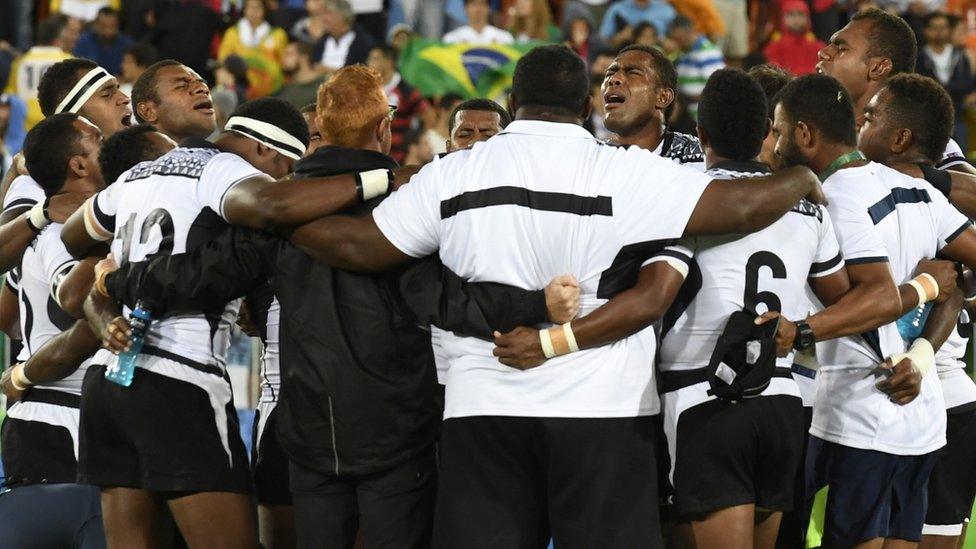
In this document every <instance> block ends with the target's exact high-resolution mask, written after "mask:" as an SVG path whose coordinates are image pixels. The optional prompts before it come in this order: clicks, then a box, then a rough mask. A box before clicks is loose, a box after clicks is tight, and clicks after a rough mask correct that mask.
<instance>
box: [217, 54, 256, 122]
mask: <svg viewBox="0 0 976 549" xmlns="http://www.w3.org/2000/svg"><path fill="white" fill-rule="evenodd" d="M214 80H215V82H216V86H214V93H216V92H217V90H228V91H230V92H232V93H233V94H234V98H235V99H236V102H235V108H236V106H237V105H240V104H241V103H243V102H245V101H247V100H248V98H249V97H248V88H249V87H250V84H251V82H250V80H249V79H248V70H247V63H246V62H245V61H244V60H243V59H241V58H240V57H238V56H236V55H231V56H230V57H228V58H227V59H224V60H223V61H221V63H220V64H219V65H217V68H216V70H214ZM220 127H221V126H219V125H218V128H220Z"/></svg>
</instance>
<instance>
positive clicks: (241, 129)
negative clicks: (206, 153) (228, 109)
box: [224, 116, 305, 160]
mask: <svg viewBox="0 0 976 549" xmlns="http://www.w3.org/2000/svg"><path fill="white" fill-rule="evenodd" d="M224 130H226V131H235V132H237V133H240V134H243V135H246V136H248V137H250V138H251V139H253V140H255V141H257V142H258V143H261V144H262V145H265V146H267V147H271V148H272V149H274V150H276V151H278V152H280V153H281V154H283V155H285V156H287V157H288V158H291V159H293V160H299V159H301V157H302V156H303V155H304V154H305V145H303V144H302V142H301V141H299V139H298V138H297V137H295V136H293V135H292V134H290V133H288V132H286V131H285V130H283V129H281V128H279V127H278V126H275V125H274V124H269V123H267V122H262V121H260V120H255V119H253V118H248V117H246V116H232V117H230V120H228V121H227V124H226V125H224Z"/></svg>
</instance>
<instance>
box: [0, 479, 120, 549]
mask: <svg viewBox="0 0 976 549" xmlns="http://www.w3.org/2000/svg"><path fill="white" fill-rule="evenodd" d="M0 547H74V548H79V549H103V548H104V547H105V531H104V530H103V529H102V504H101V496H100V494H99V490H98V488H97V487H96V486H84V485H81V484H31V485H29V486H18V487H17V488H14V489H12V490H4V491H0Z"/></svg>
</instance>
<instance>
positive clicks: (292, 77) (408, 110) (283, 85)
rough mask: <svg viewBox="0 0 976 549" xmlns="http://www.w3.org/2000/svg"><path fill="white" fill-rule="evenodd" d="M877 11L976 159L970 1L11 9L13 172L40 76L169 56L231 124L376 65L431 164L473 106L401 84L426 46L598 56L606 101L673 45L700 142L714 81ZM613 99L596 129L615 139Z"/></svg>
mask: <svg viewBox="0 0 976 549" xmlns="http://www.w3.org/2000/svg"><path fill="white" fill-rule="evenodd" d="M868 7H881V8H882V9H885V10H889V11H892V12H894V13H898V14H899V15H901V16H902V17H904V18H905V19H906V20H907V21H908V22H909V23H910V24H911V26H912V28H913V29H914V30H915V32H916V34H917V35H918V37H919V42H920V44H924V46H923V47H922V48H920V50H919V60H918V64H917V66H918V72H921V73H923V74H926V75H928V76H932V77H934V78H936V79H937V80H938V81H939V82H941V83H942V84H943V85H944V86H945V87H946V88H947V89H948V91H949V93H950V94H951V96H952V98H953V101H954V102H955V106H956V113H957V119H958V120H957V123H956V130H955V136H954V137H955V139H956V141H957V142H959V143H960V144H961V145H962V148H963V149H964V150H965V151H967V152H970V153H971V152H973V151H976V145H974V143H973V142H972V141H971V139H970V132H969V131H968V128H969V127H970V126H972V127H976V125H974V124H976V93H974V92H976V80H974V77H973V70H972V67H973V64H974V59H976V2H971V1H966V0H912V1H909V0H875V1H872V0H35V1H34V2H27V1H24V0H0V14H3V17H0V89H2V90H4V94H3V95H2V96H0V156H2V159H3V160H2V161H0V171H2V170H5V169H7V167H8V166H9V163H10V160H11V158H12V155H13V154H16V153H17V152H18V151H19V150H20V147H21V145H22V143H23V138H24V135H25V134H26V131H27V130H28V129H30V127H31V126H33V124H35V123H37V122H38V121H39V120H40V119H41V114H40V109H39V107H38V106H37V100H36V91H37V82H38V81H39V79H40V73H41V72H43V70H44V69H45V68H46V67H47V66H50V65H51V64H53V63H55V62H57V61H59V60H61V59H63V58H66V57H69V56H79V57H86V58H89V59H92V60H94V61H96V62H97V63H98V64H99V65H101V66H103V67H105V68H106V69H108V70H109V71H111V72H112V73H113V74H114V75H116V76H118V78H119V80H120V82H122V83H123V89H126V91H129V90H131V86H132V84H133V83H134V82H135V80H136V78H138V76H139V75H140V74H141V72H142V71H143V70H145V68H146V67H148V66H149V65H150V64H152V63H153V62H155V61H156V60H158V59H165V58H173V59H178V60H180V61H182V62H183V63H185V64H186V65H188V66H190V67H192V68H193V69H194V70H196V71H197V72H198V73H200V74H201V75H204V77H205V78H207V80H208V82H210V83H211V85H212V87H213V96H214V103H215V108H216V109H217V112H218V122H221V121H223V120H225V119H226V116H227V115H228V114H229V113H230V112H231V111H233V109H234V108H235V107H236V106H237V105H238V104H240V103H241V102H243V101H245V100H247V99H252V98H255V97H263V96H268V95H277V96H280V97H282V98H284V99H286V100H287V101H289V102H291V103H292V104H294V105H295V106H296V107H299V108H301V107H303V106H304V105H306V104H308V103H311V102H313V101H314V98H315V90H316V89H317V88H318V86H319V84H321V83H322V82H323V81H324V79H325V78H326V77H327V76H328V75H329V74H330V73H331V72H333V71H335V70H336V69H338V68H341V67H343V66H346V65H351V64H357V63H365V64H368V65H369V66H371V67H373V68H375V69H377V70H379V71H380V73H381V74H382V75H383V78H384V79H386V81H387V88H386V91H387V95H388V96H389V97H390V100H391V103H392V104H393V105H394V106H396V107H397V114H396V120H395V125H394V137H393V139H394V145H393V152H392V156H393V157H394V158H395V159H396V160H397V161H399V162H409V163H424V162H426V161H428V160H430V159H431V158H432V157H433V155H435V154H438V153H440V152H443V151H444V143H445V139H446V137H447V135H446V132H447V115H448V114H449V113H450V112H451V110H452V109H453V108H454V107H455V106H456V105H457V104H458V103H459V102H460V101H461V100H462V99H464V98H463V97H462V96H461V95H459V94H455V93H444V94H435V95H429V96H424V94H422V93H421V92H420V91H419V90H417V89H415V87H414V86H412V85H411V82H410V81H409V79H408V78H404V77H402V76H401V74H400V73H399V72H398V63H399V61H400V52H401V51H402V50H403V48H404V47H405V46H406V45H407V44H408V43H409V42H410V41H411V40H413V39H415V38H427V39H434V40H441V41H443V42H444V43H448V44H459V43H467V44H477V45H483V44H511V43H519V42H556V43H559V42H561V43H565V44H566V45H568V46H569V47H571V48H572V49H573V50H575V51H576V52H578V53H579V54H580V56H581V57H583V59H584V60H586V61H587V63H588V66H589V67H590V71H591V74H592V77H593V93H594V94H598V93H599V83H600V82H601V81H602V79H603V74H604V72H605V70H606V68H607V66H608V65H609V63H610V61H611V59H612V58H613V56H614V54H615V52H616V51H618V50H619V49H620V48H622V47H624V46H627V45H630V44H644V45H651V46H657V47H660V48H662V49H663V50H664V51H665V52H667V53H668V55H669V56H671V57H672V59H673V60H674V62H675V66H676V67H677V69H678V77H679V101H677V102H676V103H675V107H674V108H673V109H672V112H670V115H669V116H670V119H669V125H670V126H671V127H672V128H673V129H675V130H676V131H684V132H689V133H693V132H694V120H695V115H696V108H697V97H698V95H699V94H700V93H701V90H702V87H703V86H704V84H705V81H706V80H707V79H708V76H709V75H710V74H711V73H712V72H714V71H716V70H718V69H720V68H722V67H723V66H726V65H730V66H739V67H744V68H748V67H750V66H752V65H755V64H758V63H762V62H769V63H772V64H775V65H779V66H781V67H783V68H785V69H787V70H788V71H790V72H792V73H794V74H796V75H802V74H807V73H811V72H814V71H815V70H816V67H815V63H816V61H815V60H816V55H815V54H816V52H817V51H819V49H820V48H822V47H823V45H824V43H825V42H826V41H829V39H830V36H831V34H832V33H833V32H835V31H836V30H837V29H839V28H840V27H842V26H843V25H844V24H845V23H846V21H847V20H848V18H849V17H850V15H851V14H852V13H854V12H855V11H857V10H863V9H866V8H868ZM493 99H498V100H502V101H503V100H504V97H495V98H493ZM601 105H602V101H595V102H594V106H595V108H594V112H593V115H592V117H591V120H589V121H588V124H587V127H588V129H590V130H591V131H592V132H593V133H594V134H595V135H596V136H597V137H606V136H607V135H608V134H607V131H606V129H605V128H604V126H603V123H602V116H603V115H602V112H600V111H601V107H600V106H601ZM972 133H973V137H976V132H972Z"/></svg>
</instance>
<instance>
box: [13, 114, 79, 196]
mask: <svg viewBox="0 0 976 549" xmlns="http://www.w3.org/2000/svg"><path fill="white" fill-rule="evenodd" d="M75 120H78V115H77V114H74V113H70V112H63V113H60V114H55V115H53V116H49V117H47V118H45V119H44V120H41V121H40V122H38V123H37V125H36V126H34V127H33V128H31V131H29V132H27V137H26V138H25V139H24V159H25V160H26V161H27V171H28V172H30V174H31V177H33V178H34V181H37V184H38V185H40V186H41V188H42V189H44V194H45V196H52V195H54V194H55V193H57V192H58V191H60V190H61V187H63V186H64V178H65V177H66V175H67V173H68V161H69V160H71V157H72V156H74V155H75V154H78V153H77V150H78V141H79V140H80V139H81V132H79V131H78V130H77V129H75V126H74V124H75Z"/></svg>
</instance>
